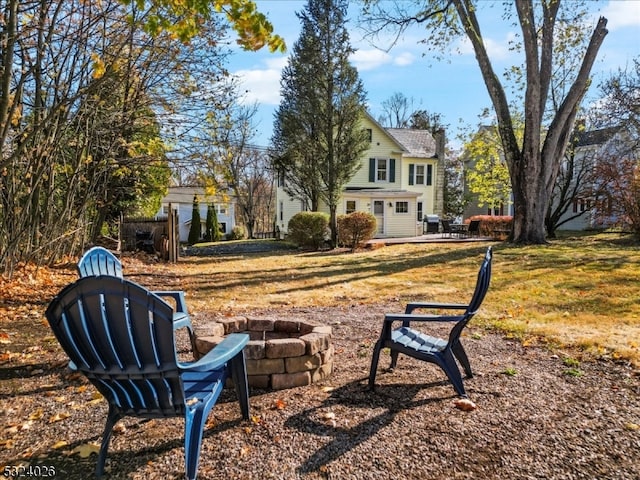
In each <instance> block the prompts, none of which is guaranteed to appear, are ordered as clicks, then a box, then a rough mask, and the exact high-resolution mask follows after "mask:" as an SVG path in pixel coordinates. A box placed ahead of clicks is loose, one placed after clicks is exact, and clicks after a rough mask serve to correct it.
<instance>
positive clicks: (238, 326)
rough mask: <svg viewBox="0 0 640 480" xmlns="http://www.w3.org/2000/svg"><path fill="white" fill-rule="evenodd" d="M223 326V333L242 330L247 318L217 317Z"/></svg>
mask: <svg viewBox="0 0 640 480" xmlns="http://www.w3.org/2000/svg"><path fill="white" fill-rule="evenodd" d="M218 322H219V323H221V324H222V326H223V327H224V334H225V335H229V334H230V333H236V332H244V331H245V330H246V329H247V319H246V318H245V317H224V318H220V319H218Z"/></svg>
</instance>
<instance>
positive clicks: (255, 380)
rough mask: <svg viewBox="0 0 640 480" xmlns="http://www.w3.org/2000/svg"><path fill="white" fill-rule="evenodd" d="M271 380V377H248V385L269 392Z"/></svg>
mask: <svg viewBox="0 0 640 480" xmlns="http://www.w3.org/2000/svg"><path fill="white" fill-rule="evenodd" d="M270 380H271V376H269V375H248V376H247V383H249V386H250V387H252V388H262V389H263V390H267V389H268V388H269V381H270Z"/></svg>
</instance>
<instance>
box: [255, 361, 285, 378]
mask: <svg viewBox="0 0 640 480" xmlns="http://www.w3.org/2000/svg"><path fill="white" fill-rule="evenodd" d="M246 363H247V375H271V374H272V373H284V360H283V359H282V358H263V359H261V360H247V361H246Z"/></svg>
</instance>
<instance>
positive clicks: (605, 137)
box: [578, 127, 620, 147]
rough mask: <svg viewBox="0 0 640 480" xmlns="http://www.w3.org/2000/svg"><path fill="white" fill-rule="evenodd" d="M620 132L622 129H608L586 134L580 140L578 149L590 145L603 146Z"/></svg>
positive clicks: (591, 131)
mask: <svg viewBox="0 0 640 480" xmlns="http://www.w3.org/2000/svg"><path fill="white" fill-rule="evenodd" d="M619 130H620V127H608V128H600V129H598V130H590V131H588V132H584V133H582V134H581V135H580V137H579V139H578V147H586V146H588V145H602V144H603V143H606V142H608V141H609V140H611V139H612V138H613V137H614V135H615V134H616V133H618V131H619Z"/></svg>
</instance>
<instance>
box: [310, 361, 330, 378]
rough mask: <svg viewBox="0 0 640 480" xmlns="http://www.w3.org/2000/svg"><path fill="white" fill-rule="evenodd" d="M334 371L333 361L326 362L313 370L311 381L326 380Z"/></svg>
mask: <svg viewBox="0 0 640 480" xmlns="http://www.w3.org/2000/svg"><path fill="white" fill-rule="evenodd" d="M332 372H333V362H330V363H325V364H324V365H322V366H320V368H317V369H315V370H314V371H313V372H311V381H312V382H313V383H315V382H319V381H321V380H325V379H327V378H329V377H330V376H331V373H332Z"/></svg>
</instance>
